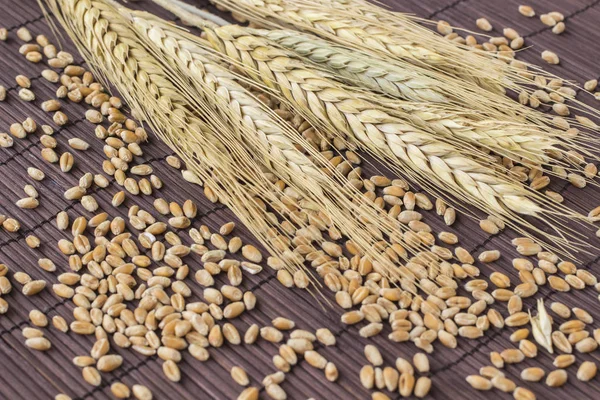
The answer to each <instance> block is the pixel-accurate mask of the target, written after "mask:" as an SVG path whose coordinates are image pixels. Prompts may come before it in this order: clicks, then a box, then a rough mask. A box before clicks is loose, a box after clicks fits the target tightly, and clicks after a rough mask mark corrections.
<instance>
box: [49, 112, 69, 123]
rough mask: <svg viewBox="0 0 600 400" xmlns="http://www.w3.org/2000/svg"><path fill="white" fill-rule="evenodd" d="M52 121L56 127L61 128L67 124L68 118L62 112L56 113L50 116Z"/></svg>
mask: <svg viewBox="0 0 600 400" xmlns="http://www.w3.org/2000/svg"><path fill="white" fill-rule="evenodd" d="M52 120H53V121H54V123H55V124H56V125H58V126H63V125H66V124H67V123H68V122H69V117H67V115H66V114H65V113H63V112H62V111H57V112H56V113H54V115H53V116H52Z"/></svg>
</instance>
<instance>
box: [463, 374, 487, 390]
mask: <svg viewBox="0 0 600 400" xmlns="http://www.w3.org/2000/svg"><path fill="white" fill-rule="evenodd" d="M466 380H467V382H468V383H469V385H471V387H473V389H476V390H490V389H491V388H492V382H491V381H490V380H489V379H487V378H484V377H483V376H479V375H469V376H467V378H466Z"/></svg>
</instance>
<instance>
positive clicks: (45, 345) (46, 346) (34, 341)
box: [25, 337, 52, 351]
mask: <svg viewBox="0 0 600 400" xmlns="http://www.w3.org/2000/svg"><path fill="white" fill-rule="evenodd" d="M25 345H26V346H27V347H29V348H30V349H33V350H38V351H47V350H50V347H52V343H50V341H49V340H48V339H46V338H44V337H35V338H31V339H27V340H26V341H25Z"/></svg>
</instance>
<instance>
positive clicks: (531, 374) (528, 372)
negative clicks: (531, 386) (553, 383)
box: [521, 367, 546, 382]
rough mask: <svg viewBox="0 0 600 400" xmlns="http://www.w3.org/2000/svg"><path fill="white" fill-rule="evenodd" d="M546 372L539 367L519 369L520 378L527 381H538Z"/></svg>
mask: <svg viewBox="0 0 600 400" xmlns="http://www.w3.org/2000/svg"><path fill="white" fill-rule="evenodd" d="M544 375H546V373H545V372H544V370H543V369H541V368H539V367H530V368H525V369H524V370H523V371H521V379H523V380H524V381H528V382H539V381H541V380H542V379H543V378H544Z"/></svg>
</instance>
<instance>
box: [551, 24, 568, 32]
mask: <svg viewBox="0 0 600 400" xmlns="http://www.w3.org/2000/svg"><path fill="white" fill-rule="evenodd" d="M565 28H566V25H565V23H564V22H559V23H558V24H556V25H554V27H553V28H552V33H554V34H555V35H560V34H561V33H563V32H564V31H565Z"/></svg>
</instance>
